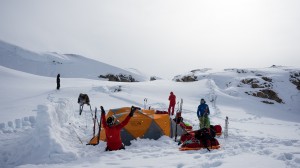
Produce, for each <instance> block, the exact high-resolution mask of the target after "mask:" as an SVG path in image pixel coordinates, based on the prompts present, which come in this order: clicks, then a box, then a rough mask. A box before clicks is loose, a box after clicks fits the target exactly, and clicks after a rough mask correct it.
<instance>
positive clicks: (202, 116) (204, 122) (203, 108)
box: [197, 99, 210, 129]
mask: <svg viewBox="0 0 300 168" xmlns="http://www.w3.org/2000/svg"><path fill="white" fill-rule="evenodd" d="M209 113H210V112H209V108H208V105H207V104H206V102H205V100H204V99H201V101H200V105H199V106H198V110H197V116H198V119H199V122H200V124H199V125H200V129H201V128H210V121H209V118H208V115H209Z"/></svg>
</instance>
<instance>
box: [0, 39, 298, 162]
mask: <svg viewBox="0 0 300 168" xmlns="http://www.w3.org/2000/svg"><path fill="white" fill-rule="evenodd" d="M3 46H4V44H3V43H2V44H1V47H3ZM10 47H11V48H10ZM10 47H8V46H6V47H4V48H5V50H4V49H1V53H2V54H1V65H2V66H0V79H1V83H0V88H1V89H0V94H1V95H2V96H1V97H0V115H1V117H0V149H1V150H0V168H12V167H19V168H35V167H39V168H47V167H49V168H50V167H51V168H62V167H63V168H66V167H72V168H73V167H75V168H76V167H95V168H96V167H153V168H154V167H195V168H196V167H197V168H199V167H200V168H212V167H222V168H232V167H243V168H248V167H249V168H250V167H251V168H253V167H261V168H266V167H272V168H281V167H288V168H297V167H299V165H300V152H299V149H300V113H299V112H300V106H299V103H300V97H299V90H298V89H297V86H296V84H297V82H293V81H297V79H298V77H299V76H298V73H299V68H290V67H272V68H264V69H226V70H224V71H214V70H211V69H204V70H201V69H199V70H195V71H193V72H191V73H192V74H193V78H194V77H196V78H194V79H196V80H195V81H194V82H175V81H169V80H163V79H162V80H156V81H151V82H150V81H143V82H133V83H123V82H109V81H105V80H98V79H97V78H94V77H92V76H86V74H88V73H85V72H90V71H91V70H92V69H85V70H83V71H84V72H82V73H81V74H80V73H79V74H76V75H78V76H76V75H74V74H71V73H70V74H68V73H67V72H66V71H65V73H66V74H68V75H70V76H66V77H62V78H61V90H59V91H57V90H55V76H56V73H57V72H58V71H56V69H54V71H50V70H51V68H49V69H48V70H45V71H42V69H41V66H42V65H40V64H41V63H42V62H45V64H44V65H45V67H47V66H48V65H49V66H50V65H51V66H50V67H56V66H57V67H60V66H61V65H66V66H67V65H69V67H72V68H75V67H76V66H77V65H79V64H81V65H83V64H86V66H88V65H89V63H91V64H92V65H93V66H96V63H95V64H93V63H92V62H94V61H92V62H88V61H87V60H86V59H85V58H82V57H80V56H70V55H59V54H53V55H52V56H49V54H48V56H45V55H43V56H41V55H39V54H37V55H36V56H33V55H34V53H31V52H29V51H24V50H22V49H20V48H16V51H14V52H12V51H13V48H14V47H12V46H11V45H10ZM7 48H9V49H7ZM4 51H5V52H4ZM3 53H5V54H4V55H7V54H9V53H12V55H11V57H12V58H9V57H6V56H3ZM18 53H21V54H20V55H18ZM25 53H28V54H25ZM50 55H51V54H50ZM50 58H51V59H50ZM54 58H55V62H53V60H52V59H54ZM83 60H84V63H79V62H83ZM60 63H62V64H60ZM52 64H53V65H52ZM4 65H6V66H4ZM46 65H47V66H46ZM75 65H76V66H75ZM97 65H99V63H97ZM7 66H15V67H9V68H6V67H7ZM35 66H36V67H35ZM11 68H12V69H11ZM17 68H19V69H18V70H13V69H17ZM61 68H62V67H61ZM57 69H58V68H57ZM108 69H110V70H111V69H115V70H118V68H111V66H110V67H109V68H108ZM37 70H39V71H37ZM63 70H66V69H63ZM73 70H75V69H73ZM22 71H23V72H22ZM34 72H36V73H38V74H37V75H34ZM50 72H53V74H51V73H50ZM122 72H124V71H122ZM189 73H190V72H189ZM189 73H187V74H189ZM187 74H184V75H187ZM72 75H74V76H76V78H72V77H73V76H72ZM80 75H82V76H80ZM94 75H98V74H97V73H94ZM184 75H179V76H177V77H176V78H177V79H181V76H184ZM62 76H63V75H62ZM119 88H120V90H119V91H116V89H119ZM264 89H272V90H274V92H275V93H277V96H278V97H279V98H280V99H281V100H282V102H280V101H276V100H278V99H274V100H273V99H269V98H261V97H258V96H257V95H258V94H261V93H258V92H260V91H261V90H264ZM170 91H173V92H174V93H175V95H176V96H177V100H179V98H183V100H184V103H183V114H182V116H183V118H184V121H186V122H188V123H190V124H191V125H192V126H193V129H198V128H199V123H198V118H197V117H196V109H197V106H198V105H199V101H200V99H201V98H205V99H206V100H207V103H208V105H209V107H210V111H211V115H210V119H211V123H212V124H221V125H222V126H223V127H224V119H225V117H226V116H228V117H229V137H228V138H227V139H225V138H224V137H223V136H221V137H219V138H218V140H219V142H220V144H221V148H220V149H219V150H212V151H211V152H209V151H207V150H206V149H203V150H198V151H179V150H178V148H179V146H178V145H177V142H174V139H171V138H169V137H166V136H164V137H161V138H160V139H159V140H149V139H137V140H133V141H132V144H131V145H130V146H126V150H121V151H113V152H105V151H104V150H105V146H106V143H105V142H100V144H99V145H97V146H87V145H85V144H86V143H87V142H88V141H89V140H90V139H91V138H92V125H93V122H92V119H91V112H90V109H89V107H86V106H85V107H84V111H83V114H82V115H81V116H80V115H79V105H78V104H77V98H78V95H79V93H86V94H88V95H89V97H90V100H91V105H92V109H93V110H94V108H95V107H97V108H98V109H99V106H104V108H105V110H106V111H107V110H108V109H111V108H118V107H125V106H131V105H135V106H139V107H144V99H145V98H147V100H148V102H147V105H146V106H147V108H149V107H151V108H154V109H162V110H166V109H167V107H168V103H169V102H168V96H169V93H170ZM246 92H247V93H246ZM261 92H262V91H261ZM253 93H254V94H253ZM262 93H264V92H262ZM254 95H256V96H254ZM212 100H214V101H212ZM263 101H267V102H269V103H265V102H263ZM272 103H273V104H272ZM98 117H99V116H98Z"/></svg>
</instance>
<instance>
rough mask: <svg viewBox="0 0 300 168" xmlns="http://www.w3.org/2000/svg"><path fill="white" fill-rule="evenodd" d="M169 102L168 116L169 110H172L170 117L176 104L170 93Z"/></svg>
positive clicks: (174, 97)
mask: <svg viewBox="0 0 300 168" xmlns="http://www.w3.org/2000/svg"><path fill="white" fill-rule="evenodd" d="M169 101H170V104H169V109H168V113H169V115H171V108H172V115H174V108H175V104H176V96H175V95H174V93H173V92H171V93H170V96H169Z"/></svg>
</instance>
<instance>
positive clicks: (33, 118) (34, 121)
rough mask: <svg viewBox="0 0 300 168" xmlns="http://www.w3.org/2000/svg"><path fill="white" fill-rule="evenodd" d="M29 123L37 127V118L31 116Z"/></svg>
mask: <svg viewBox="0 0 300 168" xmlns="http://www.w3.org/2000/svg"><path fill="white" fill-rule="evenodd" d="M29 122H30V123H31V125H35V123H36V120H35V116H29Z"/></svg>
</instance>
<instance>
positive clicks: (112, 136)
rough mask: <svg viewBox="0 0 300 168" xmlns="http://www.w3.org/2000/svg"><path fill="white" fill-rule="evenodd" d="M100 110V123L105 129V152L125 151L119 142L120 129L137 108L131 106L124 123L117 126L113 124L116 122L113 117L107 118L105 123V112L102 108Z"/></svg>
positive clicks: (120, 141)
mask: <svg viewBox="0 0 300 168" xmlns="http://www.w3.org/2000/svg"><path fill="white" fill-rule="evenodd" d="M100 108H101V113H102V114H101V122H102V123H103V127H104V129H105V135H106V142H107V146H106V148H105V151H114V150H121V149H125V146H124V144H123V143H122V140H121V129H122V128H123V127H125V126H126V125H127V124H128V122H129V120H130V118H131V117H132V116H133V113H134V112H135V110H137V109H139V108H137V107H134V106H132V107H131V110H130V113H129V115H128V116H127V117H126V118H125V120H124V121H122V122H121V123H120V124H118V125H116V124H115V123H116V122H115V119H114V117H108V118H107V120H106V121H105V111H104V109H103V107H102V106H101V107H100Z"/></svg>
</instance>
